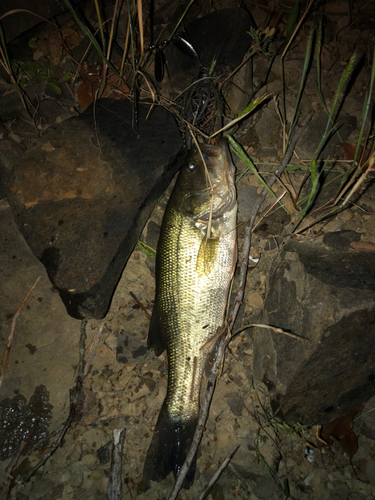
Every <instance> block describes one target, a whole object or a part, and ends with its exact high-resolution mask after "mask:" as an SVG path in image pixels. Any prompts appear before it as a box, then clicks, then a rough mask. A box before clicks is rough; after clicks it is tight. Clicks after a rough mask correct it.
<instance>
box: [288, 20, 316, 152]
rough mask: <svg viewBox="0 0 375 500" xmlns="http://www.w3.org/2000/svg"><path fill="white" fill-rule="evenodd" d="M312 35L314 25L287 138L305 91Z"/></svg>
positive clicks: (295, 119)
mask: <svg viewBox="0 0 375 500" xmlns="http://www.w3.org/2000/svg"><path fill="white" fill-rule="evenodd" d="M314 33H315V27H314V24H312V26H311V28H310V32H309V36H308V37H307V45H306V52H305V60H304V63H303V70H302V77H301V81H300V84H299V89H298V94H297V99H296V102H295V105H294V110H293V117H292V120H291V124H290V129H289V137H290V136H291V135H292V132H293V130H294V127H295V126H296V123H297V117H298V108H299V105H300V102H301V97H302V93H303V91H304V89H305V84H306V78H307V73H308V69H309V65H310V61H311V54H312V46H313V40H314ZM286 147H287V146H286Z"/></svg>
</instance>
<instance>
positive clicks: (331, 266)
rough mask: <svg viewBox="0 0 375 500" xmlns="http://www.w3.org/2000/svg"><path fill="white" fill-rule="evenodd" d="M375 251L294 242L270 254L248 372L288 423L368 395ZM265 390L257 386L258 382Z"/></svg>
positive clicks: (340, 411) (327, 415)
mask: <svg viewBox="0 0 375 500" xmlns="http://www.w3.org/2000/svg"><path fill="white" fill-rule="evenodd" d="M374 269H375V254H371V253H364V252H351V251H335V250H332V249H328V248H326V247H322V246H319V245H314V244H311V243H302V242H299V241H298V240H293V241H290V242H288V243H287V244H286V245H285V247H284V249H283V250H282V251H281V253H280V254H278V255H277V257H276V258H275V260H274V262H273V264H272V266H271V269H270V272H269V276H268V293H267V297H266V300H265V305H264V311H263V314H262V317H261V319H260V322H261V323H263V324H268V325H272V326H275V327H279V328H282V329H283V330H286V331H289V332H292V333H294V334H296V335H299V336H301V337H304V338H305V339H306V340H296V339H294V338H291V337H289V336H286V335H284V334H282V333H276V332H274V331H272V330H270V329H268V330H265V329H259V330H258V331H257V332H256V333H255V339H254V341H255V345H254V376H255V379H256V381H257V382H258V383H259V382H263V384H265V386H266V387H267V389H268V393H269V398H270V401H271V405H272V407H273V409H274V410H276V409H277V408H280V406H281V412H280V414H281V415H283V417H284V418H285V419H286V420H287V421H288V422H290V423H295V422H297V421H298V422H303V423H306V424H311V423H313V422H316V423H321V424H323V423H326V422H329V421H331V420H332V419H333V418H336V417H338V416H340V415H345V414H346V413H347V412H348V411H350V410H351V409H353V408H355V407H357V406H358V405H360V404H361V403H363V402H365V401H366V400H367V399H369V398H370V397H371V396H373V394H374V379H375V294H374V291H375V274H374ZM263 387H264V386H263Z"/></svg>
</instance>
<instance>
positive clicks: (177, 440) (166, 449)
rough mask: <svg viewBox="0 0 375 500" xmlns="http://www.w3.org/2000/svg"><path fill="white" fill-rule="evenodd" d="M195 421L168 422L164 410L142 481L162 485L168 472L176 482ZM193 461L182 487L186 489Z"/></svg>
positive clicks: (163, 410) (191, 478) (193, 469)
mask: <svg viewBox="0 0 375 500" xmlns="http://www.w3.org/2000/svg"><path fill="white" fill-rule="evenodd" d="M197 423H198V418H193V419H191V420H189V421H187V422H186V421H185V422H182V421H178V420H173V419H171V417H170V415H169V413H168V412H167V410H166V408H165V407H164V406H163V407H162V409H161V411H160V414H159V418H158V421H157V423H156V426H155V431H154V435H153V437H152V441H151V444H150V447H149V449H148V452H147V456H146V461H145V465H144V468H143V478H144V479H146V480H148V481H150V480H152V481H161V480H162V479H164V478H165V477H167V475H168V474H169V473H170V472H173V475H174V477H175V479H176V478H177V476H178V474H179V472H180V470H181V467H182V465H183V463H184V461H185V459H186V456H187V454H188V452H189V449H190V446H191V443H192V441H193V437H194V433H195V429H196V427H197ZM195 465H196V457H194V459H193V461H192V464H191V466H190V469H189V472H188V473H187V476H186V479H185V481H184V483H183V488H185V489H188V488H190V486H191V485H192V484H193V482H194V475H195Z"/></svg>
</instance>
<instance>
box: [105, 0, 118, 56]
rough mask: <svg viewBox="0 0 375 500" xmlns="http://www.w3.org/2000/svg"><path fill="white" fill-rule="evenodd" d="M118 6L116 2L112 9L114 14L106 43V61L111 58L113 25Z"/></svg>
mask: <svg viewBox="0 0 375 500" xmlns="http://www.w3.org/2000/svg"><path fill="white" fill-rule="evenodd" d="M118 4H119V0H116V3H115V9H114V12H113V18H112V23H111V32H110V34H109V42H108V49H107V59H109V58H110V56H111V49H112V41H113V35H114V30H115V24H116V16H117V10H118Z"/></svg>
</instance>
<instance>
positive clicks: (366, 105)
mask: <svg viewBox="0 0 375 500" xmlns="http://www.w3.org/2000/svg"><path fill="white" fill-rule="evenodd" d="M374 80H375V48H374V51H373V54H372V66H371V78H370V87H369V91H368V92H367V93H366V96H365V100H364V103H363V109H362V123H361V128H360V131H359V136H358V140H357V147H356V149H355V153H354V158H353V165H352V167H351V168H350V169H348V171H347V172H346V173H345V175H344V177H343V179H342V182H341V185H340V188H339V192H340V191H341V189H342V187H343V186H344V185H345V183H346V181H347V180H348V177H349V175H350V174H351V173H352V171H353V170H354V169H355V162H356V160H357V156H358V151H359V147H360V145H361V143H362V141H363V138H364V129H365V124H366V119H367V116H368V112H369V110H370V105H371V96H372V90H373V87H374Z"/></svg>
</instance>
